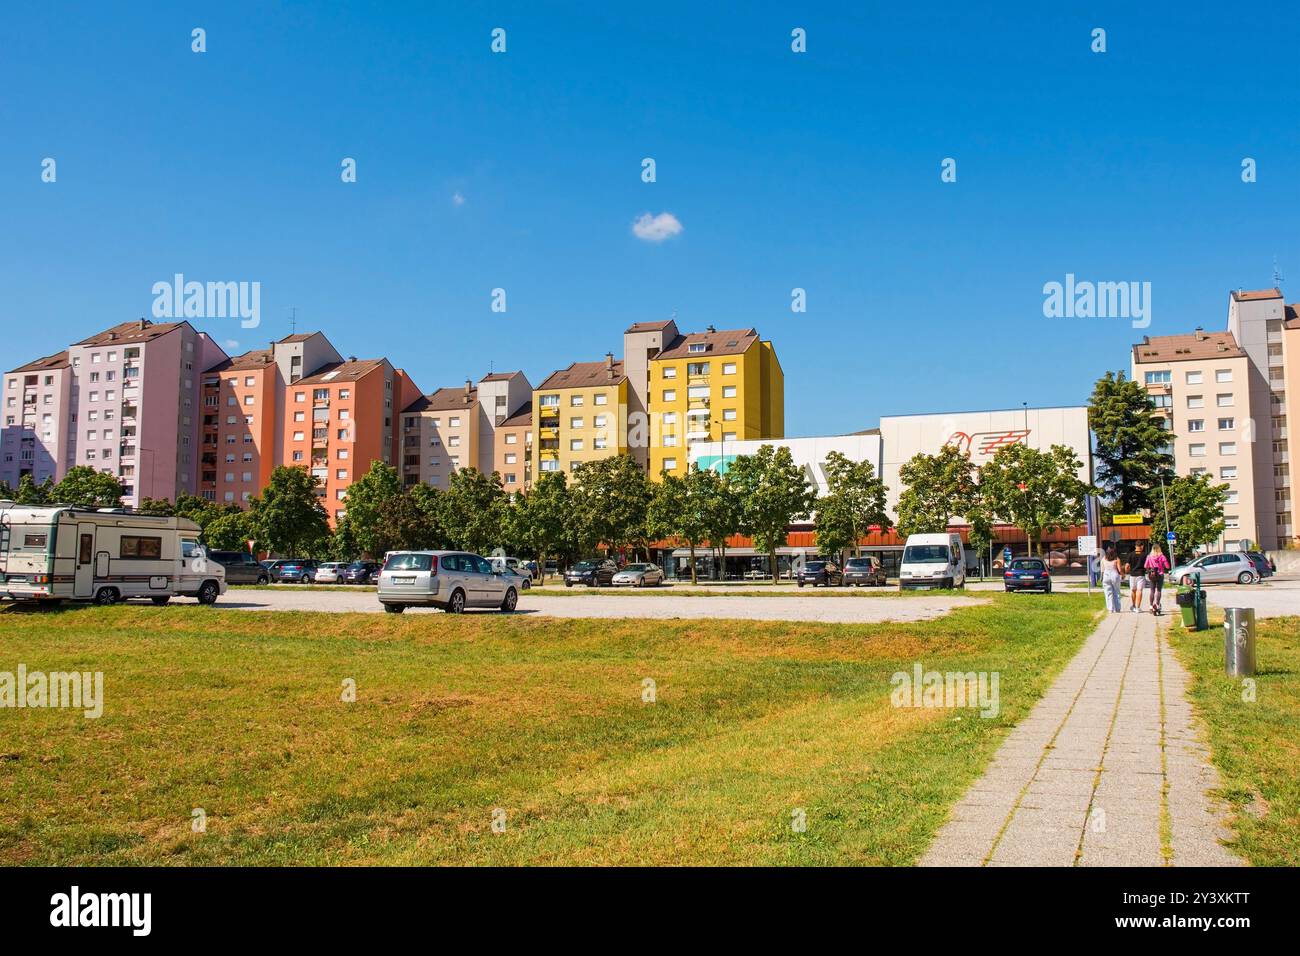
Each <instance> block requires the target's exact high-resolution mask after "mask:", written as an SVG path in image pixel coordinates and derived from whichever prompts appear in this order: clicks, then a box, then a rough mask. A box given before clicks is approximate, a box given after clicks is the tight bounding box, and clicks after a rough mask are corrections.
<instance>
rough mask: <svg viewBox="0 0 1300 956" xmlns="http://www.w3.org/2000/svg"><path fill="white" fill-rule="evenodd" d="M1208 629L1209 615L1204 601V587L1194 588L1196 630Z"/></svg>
mask: <svg viewBox="0 0 1300 956" xmlns="http://www.w3.org/2000/svg"><path fill="white" fill-rule="evenodd" d="M1209 629H1210V615H1209V610H1208V608H1207V606H1206V601H1205V588H1197V589H1196V630H1198V631H1208V630H1209Z"/></svg>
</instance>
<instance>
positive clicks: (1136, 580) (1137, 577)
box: [1124, 545, 1147, 614]
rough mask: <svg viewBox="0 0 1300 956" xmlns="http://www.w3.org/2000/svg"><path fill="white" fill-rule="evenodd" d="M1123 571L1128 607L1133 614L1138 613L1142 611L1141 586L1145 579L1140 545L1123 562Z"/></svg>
mask: <svg viewBox="0 0 1300 956" xmlns="http://www.w3.org/2000/svg"><path fill="white" fill-rule="evenodd" d="M1124 573H1125V574H1126V575H1128V597H1129V601H1128V609H1129V610H1130V611H1131V612H1133V613H1135V614H1140V613H1141V611H1142V588H1143V586H1144V585H1145V584H1146V580H1147V579H1146V576H1145V574H1146V572H1145V570H1144V566H1143V557H1142V547H1141V546H1140V545H1139V546H1138V548H1137V550H1135V551H1134V552H1133V553H1132V554H1131V555H1130V556H1129V559H1128V560H1127V561H1126V562H1124Z"/></svg>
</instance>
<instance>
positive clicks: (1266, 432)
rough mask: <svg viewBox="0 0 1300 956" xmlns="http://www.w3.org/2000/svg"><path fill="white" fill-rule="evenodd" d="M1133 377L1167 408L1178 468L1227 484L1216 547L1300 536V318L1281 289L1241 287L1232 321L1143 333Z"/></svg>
mask: <svg viewBox="0 0 1300 956" xmlns="http://www.w3.org/2000/svg"><path fill="white" fill-rule="evenodd" d="M1133 377H1134V378H1135V379H1136V380H1137V381H1139V382H1141V383H1143V384H1144V385H1145V386H1146V388H1147V391H1148V392H1149V393H1150V394H1151V396H1152V398H1153V399H1154V400H1155V402H1156V406H1157V407H1158V408H1159V409H1160V410H1161V411H1162V412H1164V414H1165V417H1166V421H1167V422H1168V427H1169V429H1170V431H1171V433H1172V436H1173V440H1172V445H1173V453H1174V467H1175V468H1176V469H1177V470H1178V472H1179V473H1180V474H1202V473H1205V474H1209V475H1210V476H1211V477H1212V478H1213V479H1214V480H1215V481H1216V482H1221V483H1223V484H1226V485H1228V488H1229V498H1228V503H1227V505H1226V506H1225V508H1224V520H1225V522H1226V528H1225V530H1224V534H1223V538H1222V540H1221V541H1218V542H1213V544H1214V546H1216V547H1220V548H1224V549H1227V550H1232V549H1235V548H1236V547H1237V546H1238V543H1239V542H1240V541H1243V540H1245V541H1250V542H1251V543H1252V544H1255V545H1257V546H1259V547H1261V548H1264V549H1265V550H1272V549H1274V548H1279V547H1296V546H1297V545H1300V539H1298V538H1297V534H1296V527H1295V524H1294V520H1293V514H1294V510H1293V499H1292V490H1291V462H1290V449H1289V446H1288V433H1287V420H1288V417H1289V413H1291V412H1293V411H1295V410H1294V409H1291V407H1290V406H1291V405H1293V404H1295V403H1296V401H1297V399H1300V321H1298V320H1297V317H1296V314H1295V308H1294V307H1293V306H1287V305H1285V303H1284V302H1283V299H1282V293H1281V291H1280V290H1278V289H1265V290H1261V291H1241V290H1239V291H1235V292H1233V293H1232V294H1231V295H1230V296H1229V302H1228V327H1227V329H1226V330H1224V331H1220V332H1207V331H1205V330H1204V329H1202V328H1197V329H1196V330H1195V331H1194V332H1192V333H1191V334H1187V335H1165V336H1157V337H1147V338H1145V339H1143V341H1142V342H1141V343H1139V344H1137V345H1135V346H1133Z"/></svg>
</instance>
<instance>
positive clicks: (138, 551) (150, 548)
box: [117, 534, 162, 560]
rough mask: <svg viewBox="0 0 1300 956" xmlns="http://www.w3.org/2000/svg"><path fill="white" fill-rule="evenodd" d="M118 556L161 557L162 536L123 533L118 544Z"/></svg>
mask: <svg viewBox="0 0 1300 956" xmlns="http://www.w3.org/2000/svg"><path fill="white" fill-rule="evenodd" d="M117 554H118V557H120V558H143V559H146V560H148V559H154V560H156V559H158V558H161V557H162V538H156V537H152V536H147V535H137V534H124V535H122V538H121V541H120V543H119V545H118V552H117Z"/></svg>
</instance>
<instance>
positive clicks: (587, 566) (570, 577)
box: [564, 559, 618, 588]
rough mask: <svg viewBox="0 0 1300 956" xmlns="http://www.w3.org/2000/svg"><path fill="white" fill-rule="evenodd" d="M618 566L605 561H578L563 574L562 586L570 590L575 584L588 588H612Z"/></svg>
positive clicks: (607, 560)
mask: <svg viewBox="0 0 1300 956" xmlns="http://www.w3.org/2000/svg"><path fill="white" fill-rule="evenodd" d="M617 573H618V565H617V564H615V563H614V562H613V561H610V560H609V559H606V560H604V561H579V562H578V563H577V564H575V565H574V566H573V567H571V568H569V570H567V571H565V572H564V586H565V587H566V588H571V587H573V586H574V585H575V584H585V585H587V587H589V588H596V587H612V586H613V584H614V575H615V574H617Z"/></svg>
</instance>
